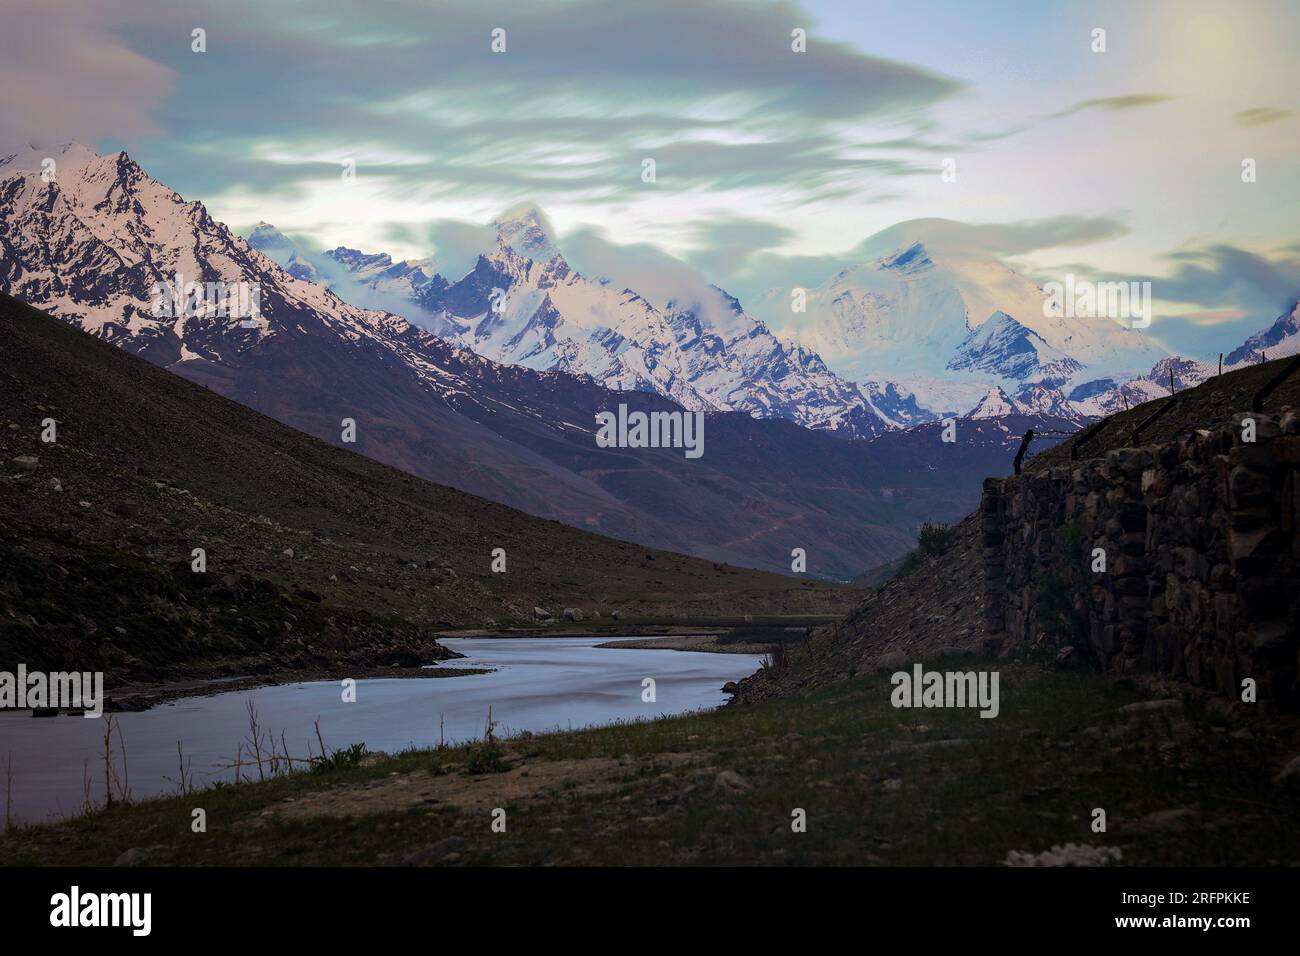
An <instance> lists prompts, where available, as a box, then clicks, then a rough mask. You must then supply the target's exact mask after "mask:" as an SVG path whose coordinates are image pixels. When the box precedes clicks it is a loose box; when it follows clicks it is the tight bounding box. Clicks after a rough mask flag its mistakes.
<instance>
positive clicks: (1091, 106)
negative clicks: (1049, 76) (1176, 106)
mask: <svg viewBox="0 0 1300 956" xmlns="http://www.w3.org/2000/svg"><path fill="white" fill-rule="evenodd" d="M1171 99H1173V97H1172V96H1163V95H1161V94H1158V93H1129V94H1127V95H1125V96H1098V97H1094V98H1093V99H1089V100H1080V101H1079V102H1078V103H1075V104H1074V105H1073V106H1070V107H1067V108H1066V109H1063V110H1061V111H1060V112H1059V113H1052V114H1051V116H1052V118H1053V119H1059V118H1060V117H1062V116H1073V115H1074V114H1075V113H1081V112H1083V111H1084V110H1109V111H1111V112H1122V111H1125V110H1136V109H1142V108H1143V107H1147V106H1156V105H1157V104H1160V103H1167V102H1169V101H1170V100H1171Z"/></svg>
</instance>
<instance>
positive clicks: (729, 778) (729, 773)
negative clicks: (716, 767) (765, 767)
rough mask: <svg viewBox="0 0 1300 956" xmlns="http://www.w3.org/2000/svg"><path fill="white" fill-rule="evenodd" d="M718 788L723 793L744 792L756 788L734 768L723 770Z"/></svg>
mask: <svg viewBox="0 0 1300 956" xmlns="http://www.w3.org/2000/svg"><path fill="white" fill-rule="evenodd" d="M717 784H718V789H719V790H721V791H722V792H723V793H727V794H734V793H744V792H745V791H746V790H752V789H754V787H753V784H751V783H750V782H749V781H748V780H746V779H745V778H744V777H742V776H741V775H740V774H738V773H736V771H734V770H723V771H722V772H721V773H719V774H718V777H717Z"/></svg>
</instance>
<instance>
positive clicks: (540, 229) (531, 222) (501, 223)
mask: <svg viewBox="0 0 1300 956" xmlns="http://www.w3.org/2000/svg"><path fill="white" fill-rule="evenodd" d="M492 225H493V226H495V227H496V230H497V239H498V241H500V242H501V243H502V244H503V245H505V246H508V247H509V248H511V249H513V250H514V251H515V252H517V253H519V255H521V256H523V257H524V258H526V259H531V260H533V261H534V262H539V263H547V262H550V261H551V260H553V259H555V258H557V257H559V255H560V249H559V247H558V246H557V245H556V244H555V241H554V239H552V236H553V235H554V233H553V230H552V228H551V224H550V220H548V219H547V218H546V216H545V215H543V214H542V211H541V210H540V209H539V208H538V207H537V206H535V205H533V204H532V203H521V204H520V205H517V206H512V207H511V208H510V209H507V210H506V211H505V212H503V213H502V214H501V215H499V216H498V217H497V218H496V219H495V220H493V222H492Z"/></svg>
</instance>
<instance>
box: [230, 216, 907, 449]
mask: <svg viewBox="0 0 1300 956" xmlns="http://www.w3.org/2000/svg"><path fill="white" fill-rule="evenodd" d="M493 225H494V226H495V227H496V231H497V239H496V242H495V244H494V245H493V246H492V247H491V248H489V249H485V250H484V251H483V252H482V253H481V254H480V255H479V257H478V260H477V262H476V263H475V265H474V268H473V269H472V270H471V271H470V272H468V273H467V274H465V275H464V276H460V277H454V278H452V279H448V278H446V277H444V276H442V275H440V274H438V273H436V272H433V271H432V270H431V268H430V265H429V263H428V262H427V261H425V262H393V261H392V259H391V258H390V257H389V256H388V255H387V254H384V253H365V252H362V251H360V250H357V249H350V248H347V247H339V248H336V249H331V250H328V251H326V252H324V253H321V254H316V255H312V254H310V253H306V252H304V251H303V250H302V249H301V248H300V247H299V246H298V245H296V244H295V243H294V242H292V241H291V240H289V239H288V238H287V237H285V236H284V235H283V234H282V233H280V232H279V231H278V230H276V229H275V228H274V227H273V226H270V225H269V224H266V223H262V224H259V226H258V227H257V228H256V229H254V230H253V231H252V232H251V233H250V234H249V237H248V241H249V244H250V245H252V246H253V247H254V248H256V249H259V250H261V251H263V252H265V253H266V254H267V255H268V256H270V257H271V258H273V259H275V260H276V261H277V262H278V263H279V264H280V265H281V266H283V267H284V268H286V269H288V270H290V271H291V272H292V271H294V270H298V271H297V272H296V273H295V274H299V275H302V276H304V277H312V278H314V279H316V280H317V281H323V282H325V283H326V284H328V285H329V286H330V287H331V288H333V289H334V290H335V291H336V292H337V293H338V294H339V295H340V296H341V297H343V298H345V299H348V300H349V301H352V302H355V303H357V304H363V303H364V304H382V306H383V307H384V308H387V309H391V310H394V311H398V312H400V313H401V314H403V315H405V316H406V317H407V318H408V319H410V320H411V321H412V322H416V323H418V324H421V325H422V326H424V327H425V328H427V329H429V330H430V331H432V332H434V333H435V334H437V335H439V336H440V337H442V338H444V339H446V340H448V341H450V342H454V343H456V344H458V345H461V346H463V347H465V348H469V349H472V350H473V351H475V352H477V353H478V354H479V355H482V356H484V357H485V358H488V359H491V360H492V361H494V362H500V363H503V364H509V365H522V366H524V367H526V368H532V369H537V370H539V371H562V372H572V373H575V374H584V375H590V376H592V377H593V378H595V379H596V380H597V381H599V382H601V383H602V384H604V385H605V386H607V387H609V388H613V389H617V390H620V391H651V392H655V393H657V394H659V395H662V396H664V397H666V398H671V399H672V400H673V401H675V402H678V403H679V404H681V405H682V406H683V407H685V408H689V409H693V410H700V411H738V412H745V413H747V414H750V415H753V416H755V417H759V418H781V419H785V420H787V421H792V422H794V423H796V424H799V425H803V426H805V427H810V428H818V429H826V430H829V431H832V432H836V433H838V434H841V435H845V436H849V437H862V436H870V435H874V434H878V433H879V432H881V431H883V430H885V429H887V428H892V427H898V426H899V425H906V424H913V423H915V422H917V421H922V420H925V416H924V415H921V414H918V411H917V410H914V409H913V408H912V407H911V405H910V403H909V402H908V401H907V399H906V397H904V396H901V395H899V389H898V388H897V386H895V388H894V389H893V390H892V392H891V391H889V390H888V388H887V386H875V384H874V383H873V387H871V388H868V389H866V390H863V389H860V388H858V387H857V386H856V385H854V384H853V383H851V382H847V381H845V380H844V379H843V378H841V377H840V376H838V375H836V374H835V373H834V372H832V371H831V370H830V369H828V368H827V367H826V365H825V363H824V362H822V361H821V359H820V357H819V356H818V355H817V354H816V353H815V352H813V351H811V350H809V349H807V348H804V347H802V346H800V345H798V344H797V343H791V342H782V341H781V340H779V339H778V338H777V337H776V336H774V335H772V333H771V332H770V331H769V330H768V329H767V327H766V326H765V325H764V324H763V323H762V322H760V321H758V320H757V319H755V318H754V317H752V316H750V315H748V314H747V313H746V312H745V311H744V309H743V308H742V307H741V305H740V303H739V302H738V301H736V300H735V299H734V298H732V297H731V296H729V295H727V294H726V293H725V292H723V291H722V290H720V289H716V288H709V287H706V288H703V289H702V290H701V291H700V294H699V295H698V296H697V297H696V298H695V300H693V301H689V302H687V301H682V300H676V299H670V300H667V301H665V302H662V303H652V302H651V301H649V300H648V299H647V298H645V297H644V296H642V295H641V294H639V293H638V292H636V291H634V290H632V289H627V288H619V287H617V286H615V285H613V284H611V283H610V282H609V281H608V280H603V279H590V278H588V277H586V276H583V275H581V274H580V273H578V272H577V271H575V270H574V269H573V268H571V267H570V265H569V264H568V262H567V261H566V260H565V258H564V256H563V255H562V254H561V253H560V251H559V249H558V247H557V245H556V244H555V242H554V241H553V239H552V238H551V237H550V236H549V235H548V233H547V230H546V228H545V226H544V225H543V218H542V216H541V214H540V212H539V211H538V210H537V209H536V208H535V207H531V206H524V207H520V208H517V209H515V210H512V211H510V212H509V213H507V214H505V215H503V216H502V217H499V218H498V219H497V221H496V222H495V223H494V224H493ZM341 273H342V274H341ZM494 290H495V295H494ZM894 396H899V400H897V401H896V400H895V398H894Z"/></svg>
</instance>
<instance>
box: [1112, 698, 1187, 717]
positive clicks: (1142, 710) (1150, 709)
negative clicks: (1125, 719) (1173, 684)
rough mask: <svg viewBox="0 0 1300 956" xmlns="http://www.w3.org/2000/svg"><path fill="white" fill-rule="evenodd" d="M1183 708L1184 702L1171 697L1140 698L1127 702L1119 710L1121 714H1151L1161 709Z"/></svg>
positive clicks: (1173, 709) (1178, 709)
mask: <svg viewBox="0 0 1300 956" xmlns="http://www.w3.org/2000/svg"><path fill="white" fill-rule="evenodd" d="M1182 709H1183V702H1182V701H1181V700H1177V699H1176V698H1172V697H1170V698H1167V699H1165V700H1140V701H1138V702H1137V703H1136V704H1125V705H1124V706H1123V707H1121V708H1120V709H1119V712H1120V713H1121V714H1149V713H1159V712H1161V711H1169V712H1172V711H1181V710H1182Z"/></svg>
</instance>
